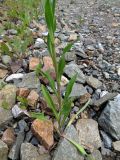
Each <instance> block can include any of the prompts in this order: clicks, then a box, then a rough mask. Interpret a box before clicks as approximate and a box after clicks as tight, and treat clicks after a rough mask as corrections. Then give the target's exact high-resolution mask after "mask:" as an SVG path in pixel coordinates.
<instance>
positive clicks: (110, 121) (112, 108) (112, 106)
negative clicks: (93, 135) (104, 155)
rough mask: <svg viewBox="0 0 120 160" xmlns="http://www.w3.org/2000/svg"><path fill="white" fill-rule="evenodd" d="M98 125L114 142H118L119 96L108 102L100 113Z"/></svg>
mask: <svg viewBox="0 0 120 160" xmlns="http://www.w3.org/2000/svg"><path fill="white" fill-rule="evenodd" d="M98 123H99V125H100V126H101V127H102V129H103V130H104V131H105V132H107V133H109V134H110V135H111V136H112V137H113V138H115V139H116V140H120V94H119V95H118V96H116V97H115V98H114V100H113V101H109V102H108V104H107V105H106V107H105V109H104V110H103V112H102V113H101V115H100V117H99V120H98Z"/></svg>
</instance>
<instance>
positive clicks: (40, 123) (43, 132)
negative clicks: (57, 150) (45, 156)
mask: <svg viewBox="0 0 120 160" xmlns="http://www.w3.org/2000/svg"><path fill="white" fill-rule="evenodd" d="M32 132H33V134H34V135H35V136H36V137H37V139H38V140H39V141H40V142H41V143H42V144H43V146H44V147H45V148H46V149H50V148H51V147H52V145H53V144H54V138H53V124H52V122H51V121H50V120H38V119H36V120H34V121H33V123H32Z"/></svg>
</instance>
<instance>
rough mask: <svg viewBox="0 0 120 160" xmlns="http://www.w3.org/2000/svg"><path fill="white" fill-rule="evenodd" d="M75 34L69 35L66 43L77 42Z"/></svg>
mask: <svg viewBox="0 0 120 160" xmlns="http://www.w3.org/2000/svg"><path fill="white" fill-rule="evenodd" d="M77 36H78V35H77V34H76V33H72V34H70V37H69V39H68V41H76V40H77Z"/></svg>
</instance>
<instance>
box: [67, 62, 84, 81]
mask: <svg viewBox="0 0 120 160" xmlns="http://www.w3.org/2000/svg"><path fill="white" fill-rule="evenodd" d="M64 72H65V74H66V75H67V76H68V77H69V78H72V77H73V76H74V75H75V74H77V79H76V81H77V82H80V83H85V81H86V77H85V75H84V74H83V72H82V71H81V70H80V69H79V66H78V65H76V64H72V63H71V64H69V65H66V67H65V70H64Z"/></svg>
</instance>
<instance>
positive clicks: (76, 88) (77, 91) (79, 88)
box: [70, 83, 87, 98]
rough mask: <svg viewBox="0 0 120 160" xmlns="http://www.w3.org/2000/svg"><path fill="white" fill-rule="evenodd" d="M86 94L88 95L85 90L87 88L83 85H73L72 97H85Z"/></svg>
mask: <svg viewBox="0 0 120 160" xmlns="http://www.w3.org/2000/svg"><path fill="white" fill-rule="evenodd" d="M86 93H87V90H86V89H85V87H84V86H83V85H82V84H78V83H75V84H74V85H73V88H72V92H71V94H70V97H75V98H78V97H80V96H83V95H84V94H86Z"/></svg>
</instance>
